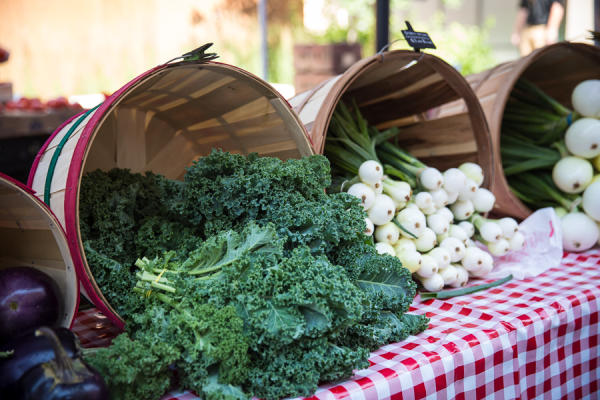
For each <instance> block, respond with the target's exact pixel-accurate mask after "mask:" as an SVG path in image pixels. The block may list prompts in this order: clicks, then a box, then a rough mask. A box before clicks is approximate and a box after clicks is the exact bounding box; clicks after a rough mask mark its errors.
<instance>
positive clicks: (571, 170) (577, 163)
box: [552, 156, 594, 193]
mask: <svg viewBox="0 0 600 400" xmlns="http://www.w3.org/2000/svg"><path fill="white" fill-rule="evenodd" d="M593 174H594V170H593V168H592V164H591V163H590V162H589V161H588V160H584V159H583V158H579V157H572V156H571V157H564V158H562V159H560V161H558V162H557V163H556V164H554V168H553V169H552V180H553V181H554V183H555V184H556V186H557V187H558V188H559V189H560V190H562V191H563V192H566V193H581V192H583V191H584V190H585V188H586V187H587V185H588V184H589V183H590V181H591V180H592V176H593Z"/></svg>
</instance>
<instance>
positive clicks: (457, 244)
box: [440, 237, 465, 262]
mask: <svg viewBox="0 0 600 400" xmlns="http://www.w3.org/2000/svg"><path fill="white" fill-rule="evenodd" d="M440 247H443V248H445V249H446V250H448V252H449V253H450V261H451V262H459V261H460V260H462V258H463V257H464V256H465V244H464V243H463V242H462V241H460V240H458V239H457V238H453V237H447V238H446V239H444V240H443V241H442V243H440Z"/></svg>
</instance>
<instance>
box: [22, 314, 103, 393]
mask: <svg viewBox="0 0 600 400" xmlns="http://www.w3.org/2000/svg"><path fill="white" fill-rule="evenodd" d="M35 334H36V335H37V336H45V337H47V338H48V339H50V342H51V343H52V347H53V349H54V353H55V357H54V359H53V360H51V361H48V362H45V363H42V364H39V365H36V366H35V367H33V368H31V369H30V370H29V371H27V373H26V374H25V375H23V377H22V378H21V379H20V380H19V390H18V395H17V397H16V398H15V399H18V400H108V398H109V395H108V389H107V387H106V383H105V382H104V379H103V378H102V376H101V375H100V374H99V373H98V371H96V370H95V369H93V368H92V367H90V366H89V365H87V364H86V363H85V362H84V361H83V360H82V359H81V358H79V357H76V358H71V357H69V355H68V354H67V352H66V351H65V350H64V349H63V347H62V344H61V343H60V341H59V340H58V337H57V336H56V334H55V333H54V331H53V330H52V329H50V328H48V327H45V326H43V327H41V328H38V329H36V331H35Z"/></svg>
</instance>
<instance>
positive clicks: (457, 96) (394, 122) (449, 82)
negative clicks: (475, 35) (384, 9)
mask: <svg viewBox="0 0 600 400" xmlns="http://www.w3.org/2000/svg"><path fill="white" fill-rule="evenodd" d="M351 100H355V101H356V102H357V104H358V106H359V108H360V111H361V113H362V114H363V115H364V116H365V118H366V119H367V120H368V121H369V123H370V124H372V125H375V126H377V127H378V128H382V129H384V128H389V127H392V126H398V127H400V128H401V129H400V133H399V135H398V142H399V144H400V146H401V147H403V148H404V149H406V150H408V151H409V152H410V153H411V154H412V155H414V156H415V157H417V158H419V159H421V160H422V161H423V162H425V163H426V164H428V165H431V166H435V167H437V168H440V169H447V168H450V167H457V166H458V165H459V164H461V163H463V162H465V161H473V162H477V163H479V164H480V165H481V166H482V168H483V170H484V174H485V179H486V180H485V182H484V185H486V186H487V185H488V183H489V182H491V181H492V180H493V176H494V163H493V159H492V152H491V141H490V137H489V133H488V128H487V124H486V120H485V116H484V114H483V111H482V109H481V106H480V105H479V102H478V101H477V97H476V96H475V94H474V93H473V91H472V90H471V87H470V86H469V84H468V83H467V82H466V81H465V79H464V78H463V77H462V76H461V75H460V74H459V73H458V71H456V70H455V69H454V68H453V67H452V66H450V65H449V64H447V63H446V62H444V61H442V60H441V59H439V58H437V57H435V56H433V55H431V54H426V53H416V52H413V51H408V50H397V51H392V52H388V53H383V54H377V55H375V56H373V57H370V58H365V59H362V60H360V61H359V62H357V63H356V64H354V65H353V66H351V67H350V68H349V69H348V70H347V71H346V72H345V73H344V74H341V75H338V76H337V77H335V78H332V79H330V80H328V81H325V82H323V83H322V84H321V85H319V86H317V87H315V88H314V89H312V90H310V91H307V92H304V93H301V94H299V95H297V96H295V97H294V98H293V99H291V100H290V103H291V104H292V106H293V107H294V109H295V110H296V112H297V113H298V115H299V116H300V119H301V120H302V122H303V123H304V125H305V126H306V128H307V130H308V131H309V135H310V137H311V139H312V142H313V145H314V150H315V152H317V153H322V152H323V149H324V146H325V139H326V135H327V128H328V126H329V122H330V120H331V116H332V114H333V112H334V110H335V107H336V105H337V104H338V102H339V101H351ZM454 101H459V102H460V103H461V104H464V109H463V111H462V112H461V113H457V114H455V115H451V116H444V115H441V114H440V113H439V110H440V107H441V106H443V105H445V104H447V103H451V102H454Z"/></svg>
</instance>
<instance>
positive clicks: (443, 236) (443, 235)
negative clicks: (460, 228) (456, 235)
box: [436, 225, 450, 243]
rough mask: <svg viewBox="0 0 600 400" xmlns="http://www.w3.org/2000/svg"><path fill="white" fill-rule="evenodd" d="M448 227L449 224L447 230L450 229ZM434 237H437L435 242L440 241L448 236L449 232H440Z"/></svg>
mask: <svg viewBox="0 0 600 400" xmlns="http://www.w3.org/2000/svg"><path fill="white" fill-rule="evenodd" d="M449 228H450V225H448V230H450V229H449ZM436 237H437V242H438V243H442V242H443V241H444V239H446V238H449V237H450V233H449V232H445V233H440V234H439V235H436Z"/></svg>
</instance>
